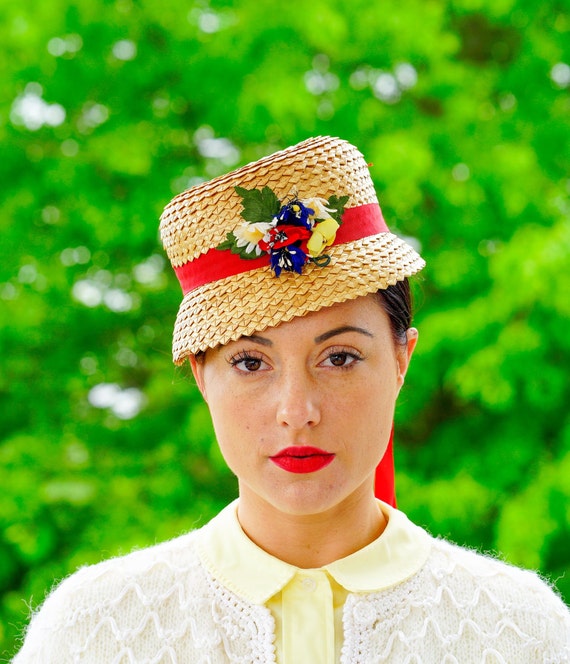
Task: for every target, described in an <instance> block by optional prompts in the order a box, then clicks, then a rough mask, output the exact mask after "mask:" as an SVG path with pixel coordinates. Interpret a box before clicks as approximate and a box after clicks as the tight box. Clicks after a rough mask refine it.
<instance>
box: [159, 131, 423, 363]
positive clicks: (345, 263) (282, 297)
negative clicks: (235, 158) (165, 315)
mask: <svg viewBox="0 0 570 664" xmlns="http://www.w3.org/2000/svg"><path fill="white" fill-rule="evenodd" d="M236 185H239V186H241V187H245V188H247V189H252V188H262V187H264V186H266V185H268V186H269V187H271V188H272V189H273V191H274V192H275V193H276V195H277V196H278V198H279V199H280V200H284V199H286V198H288V197H290V196H292V195H296V196H298V197H299V198H301V199H302V198H308V197H312V196H319V197H322V198H328V197H329V196H331V195H333V194H335V195H337V196H342V195H349V196H350V199H349V202H348V205H347V207H355V206H358V205H364V204H367V203H377V198H376V193H375V191H374V186H373V183H372V180H371V178H370V175H369V172H368V166H367V164H366V162H365V160H364V158H363V156H362V155H361V154H360V152H359V151H358V150H357V149H356V148H355V147H354V146H352V145H350V144H349V143H347V142H346V141H342V140H340V139H337V138H329V137H319V138H314V139H309V140H307V141H304V142H303V143H300V144H298V145H296V146H294V147H292V148H288V149H287V150H283V151H282V152H278V153H276V154H274V155H271V156H269V157H266V158H264V159H261V160H259V161H258V162H254V163H252V164H248V165H247V166H244V167H243V168H240V169H238V170H237V171H234V172H232V173H229V174H228V175H225V176H222V177H219V178H216V179H215V180H212V181H210V182H206V183H204V184H201V185H198V186H196V187H193V188H192V189H189V190H188V191H186V192H184V193H182V194H180V195H179V196H177V197H176V198H174V199H173V200H172V201H171V203H169V205H168V206H167V207H166V208H165V211H164V213H163V215H162V217H161V226H160V229H161V236H162V241H163V244H164V247H165V249H166V251H167V254H168V256H169V258H170V261H171V263H172V265H173V266H174V267H178V266H180V265H183V264H184V263H186V262H188V261H192V260H193V259H195V258H197V257H198V256H200V255H201V254H202V253H205V252H206V251H208V250H209V249H211V248H212V247H216V246H217V245H218V244H219V243H220V242H221V241H222V240H224V239H225V237H226V234H227V233H228V232H229V231H231V230H233V229H234V228H235V227H236V226H238V225H239V224H241V223H243V218H242V217H241V215H240V213H241V211H242V209H243V208H242V200H241V198H240V197H239V196H238V195H237V194H236V192H235V190H234V187H235V186H236ZM327 254H328V255H329V256H330V257H331V262H330V264H329V265H328V266H326V267H318V266H316V265H314V264H313V263H307V264H306V265H305V267H304V270H303V274H297V273H294V272H285V271H284V272H282V273H281V275H280V276H279V277H276V276H275V275H274V273H273V272H272V271H271V269H270V267H269V265H268V266H267V267H265V268H261V269H256V270H250V271H248V272H243V273H241V274H238V275H235V276H231V277H227V278H225V279H220V280H218V281H215V282H212V283H208V284H205V285H204V286H201V287H199V288H197V289H195V290H193V291H191V292H190V293H188V294H187V295H186V296H185V297H184V299H183V301H182V304H181V306H180V309H179V312H178V316H177V319H176V323H175V327H174V339H173V359H174V362H175V363H176V364H181V363H182V362H183V361H184V359H185V358H186V357H188V356H189V355H192V354H195V353H197V352H198V351H204V350H206V349H207V348H214V347H216V346H217V345H219V344H226V343H228V342H229V341H232V340H236V339H239V337H241V336H244V335H250V334H253V333H254V332H260V331H262V330H264V329H266V328H267V327H272V326H275V325H278V324H279V323H282V322H286V321H288V320H291V319H292V318H294V317H295V316H303V315H305V314H307V313H309V312H312V311H318V310H319V309H321V308H322V307H327V306H330V305H332V304H335V303H338V302H344V301H345V300H350V299H354V298H356V297H359V296H361V295H367V294H368V293H372V292H375V291H377V290H378V289H381V288H386V287H387V286H388V285H392V284H395V283H396V282H397V281H400V280H402V279H404V278H406V277H409V276H411V275H412V274H415V273H416V272H418V271H419V270H421V269H422V268H423V267H424V265H425V263H424V261H423V259H422V258H421V257H420V256H419V255H418V254H417V253H416V252H415V251H414V249H412V247H410V246H409V245H408V244H406V243H405V242H404V241H403V240H401V239H400V238H398V237H397V236H395V235H393V234H392V233H380V234H378V235H375V236H371V237H366V238H363V239H361V240H357V241H355V242H350V243H347V244H342V245H335V246H333V247H330V248H329V249H328V250H327Z"/></svg>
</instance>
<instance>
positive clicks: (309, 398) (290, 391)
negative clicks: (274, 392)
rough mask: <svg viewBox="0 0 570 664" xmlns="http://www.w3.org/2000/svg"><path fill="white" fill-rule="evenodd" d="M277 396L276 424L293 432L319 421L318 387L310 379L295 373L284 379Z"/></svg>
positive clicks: (312, 425)
mask: <svg viewBox="0 0 570 664" xmlns="http://www.w3.org/2000/svg"><path fill="white" fill-rule="evenodd" d="M278 389H279V393H278V396H277V400H278V401H277V413H276V415H277V423H278V424H279V425H282V426H288V427H291V428H292V429H295V430H301V429H303V428H305V427H314V426H316V425H317V424H318V423H319V422H320V421H321V409H320V405H319V404H320V402H319V393H318V387H317V385H316V383H315V381H314V380H312V379H311V378H310V377H308V376H305V375H302V374H299V373H296V374H294V375H288V376H286V377H284V379H283V380H282V381H280V384H279V388H278Z"/></svg>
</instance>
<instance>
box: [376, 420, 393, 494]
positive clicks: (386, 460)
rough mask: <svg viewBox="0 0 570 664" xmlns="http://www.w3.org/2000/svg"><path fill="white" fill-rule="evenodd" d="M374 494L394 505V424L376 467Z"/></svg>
mask: <svg viewBox="0 0 570 664" xmlns="http://www.w3.org/2000/svg"><path fill="white" fill-rule="evenodd" d="M374 495H375V496H376V498H379V499H380V500H383V501H384V502H385V503H388V505H391V506H392V507H396V486H395V479H394V425H393V424H392V430H391V431H390V440H389V441H388V447H387V448H386V451H385V452H384V456H383V457H382V460H381V461H380V463H379V464H378V466H377V467H376V475H375V481H374Z"/></svg>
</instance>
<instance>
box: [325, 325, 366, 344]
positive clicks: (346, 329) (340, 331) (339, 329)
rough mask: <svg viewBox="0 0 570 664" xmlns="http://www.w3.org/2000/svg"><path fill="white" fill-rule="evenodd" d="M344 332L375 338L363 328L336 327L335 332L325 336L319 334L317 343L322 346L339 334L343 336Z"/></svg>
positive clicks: (326, 333) (351, 326)
mask: <svg viewBox="0 0 570 664" xmlns="http://www.w3.org/2000/svg"><path fill="white" fill-rule="evenodd" d="M344 332H359V333H360V334H365V335H366V336H367V337H372V338H374V335H373V334H372V332H369V331H368V330H365V329H364V328H363V327H355V326H353V325H342V326H341V327H335V328H334V330H329V331H328V332H324V333H323V334H319V336H318V337H315V343H316V344H320V343H321V342H322V341H327V339H330V338H331V337H335V336H336V335H337V334H343V333H344Z"/></svg>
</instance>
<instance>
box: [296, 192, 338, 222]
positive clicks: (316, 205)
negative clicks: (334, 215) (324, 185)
mask: <svg viewBox="0 0 570 664" xmlns="http://www.w3.org/2000/svg"><path fill="white" fill-rule="evenodd" d="M301 203H303V205H304V206H305V207H308V208H311V210H314V211H315V214H314V217H315V219H330V217H331V214H330V213H331V212H336V210H334V209H331V208H328V207H327V205H328V201H327V200H326V198H318V197H317V196H314V197H313V198H305V199H304V200H302V201H301Z"/></svg>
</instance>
